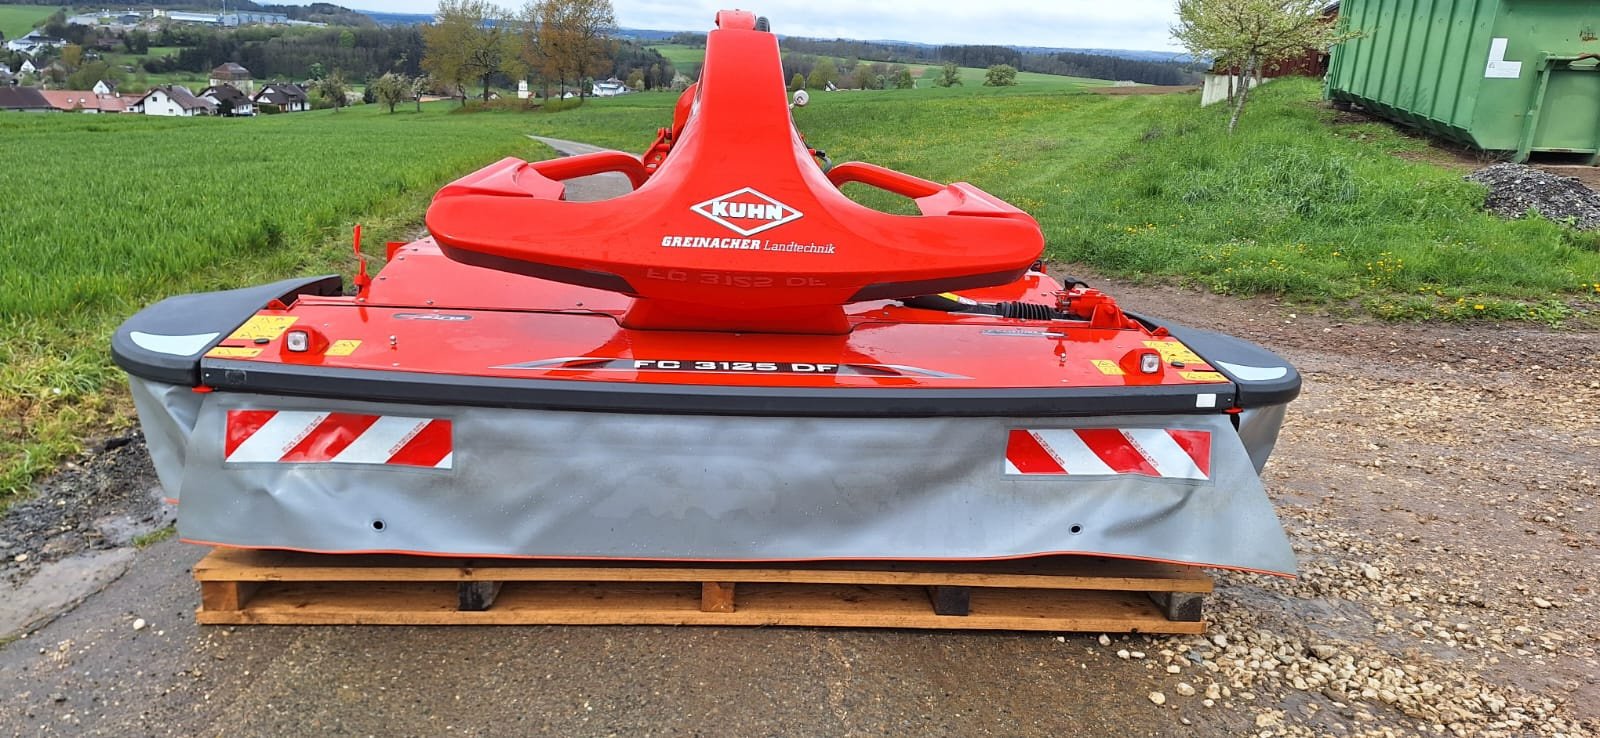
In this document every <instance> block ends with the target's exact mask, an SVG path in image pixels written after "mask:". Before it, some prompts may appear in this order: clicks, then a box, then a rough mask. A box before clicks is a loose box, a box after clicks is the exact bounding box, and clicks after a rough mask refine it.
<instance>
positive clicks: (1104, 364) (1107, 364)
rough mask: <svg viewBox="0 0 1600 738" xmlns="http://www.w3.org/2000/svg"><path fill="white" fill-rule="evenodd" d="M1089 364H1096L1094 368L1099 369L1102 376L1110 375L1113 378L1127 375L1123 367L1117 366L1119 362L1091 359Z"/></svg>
mask: <svg viewBox="0 0 1600 738" xmlns="http://www.w3.org/2000/svg"><path fill="white" fill-rule="evenodd" d="M1089 363H1091V364H1094V368H1096V369H1099V370H1100V373H1101V374H1110V375H1111V376H1116V375H1118V374H1127V372H1125V371H1122V367H1120V366H1117V362H1115V361H1112V360H1110V359H1090V360H1089Z"/></svg>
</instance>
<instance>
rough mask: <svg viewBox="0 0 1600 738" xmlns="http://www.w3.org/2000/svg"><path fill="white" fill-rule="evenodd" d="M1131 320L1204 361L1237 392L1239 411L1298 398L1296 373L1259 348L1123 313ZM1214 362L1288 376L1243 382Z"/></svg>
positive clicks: (1236, 338) (1237, 340) (1169, 323)
mask: <svg viewBox="0 0 1600 738" xmlns="http://www.w3.org/2000/svg"><path fill="white" fill-rule="evenodd" d="M1123 314H1124V315H1127V316H1128V317H1130V318H1133V319H1134V320H1137V321H1139V322H1141V323H1144V324H1145V325H1146V326H1149V327H1150V328H1152V329H1153V328H1157V327H1161V328H1166V329H1167V332H1168V333H1171V334H1172V336H1173V337H1174V338H1176V339H1178V340H1179V341H1182V342H1183V344H1184V345H1185V346H1188V347H1189V348H1190V349H1192V350H1193V351H1194V352H1195V353H1196V354H1199V355H1200V358H1202V359H1205V360H1206V362H1207V363H1209V364H1211V366H1212V367H1213V368H1215V369H1216V370H1217V371H1219V372H1222V375H1223V376H1225V377H1227V378H1228V379H1230V380H1232V381H1233V383H1234V385H1235V386H1236V387H1238V388H1239V396H1238V405H1239V407H1243V408H1251V407H1265V406H1268V405H1283V404H1287V403H1288V402H1290V401H1291V400H1293V399H1294V398H1296V397H1299V396H1300V385H1301V380H1300V372H1299V371H1296V370H1295V368H1294V365H1293V364H1290V363H1289V362H1288V361H1286V360H1285V359H1284V358H1283V357H1282V356H1279V355H1277V354H1275V353H1273V352H1271V351H1269V350H1267V349H1264V348H1262V347H1261V346H1259V345H1256V344H1254V343H1251V342H1249V341H1246V340H1244V339H1243V338H1238V337H1235V336H1230V335H1228V334H1226V333H1218V332H1216V331H1208V330H1202V329H1200V328H1190V327H1189V326H1186V325H1183V324H1181V323H1174V322H1172V321H1169V320H1165V319H1162V318H1155V317H1150V316H1146V315H1139V314H1136V313H1131V312H1128V311H1126V310H1124V311H1123ZM1218 361H1226V362H1228V363H1230V364H1242V365H1245V366H1281V367H1284V368H1286V369H1288V370H1289V371H1288V373H1287V374H1285V375H1284V376H1282V377H1279V378H1277V379H1268V380H1246V379H1240V378H1239V377H1237V376H1234V374H1233V372H1230V371H1228V370H1227V369H1225V368H1223V367H1220V366H1217V363H1216V362H1218Z"/></svg>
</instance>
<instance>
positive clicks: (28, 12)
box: [0, 5, 62, 39]
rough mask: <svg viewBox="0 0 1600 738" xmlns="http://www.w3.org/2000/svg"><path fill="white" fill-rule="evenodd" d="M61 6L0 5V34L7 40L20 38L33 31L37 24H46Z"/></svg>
mask: <svg viewBox="0 0 1600 738" xmlns="http://www.w3.org/2000/svg"><path fill="white" fill-rule="evenodd" d="M61 8H62V6H60V5H0V33H4V34H5V35H6V38H8V39H10V38H19V37H21V36H25V35H27V33H28V32H29V31H31V30H33V26H34V24H36V23H42V22H44V19H46V18H49V17H50V14H51V13H54V12H56V11H57V10H60V9H61Z"/></svg>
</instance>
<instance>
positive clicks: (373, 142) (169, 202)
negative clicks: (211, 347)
mask: <svg viewBox="0 0 1600 738" xmlns="http://www.w3.org/2000/svg"><path fill="white" fill-rule="evenodd" d="M450 109H451V106H450V104H448V103H441V104H430V105H428V106H425V112H423V113H415V112H399V113H396V114H394V115H388V114H384V113H380V110H379V107H378V106H362V107H357V108H350V109H346V110H343V111H340V112H338V113H334V112H331V111H326V112H323V111H318V112H311V113H297V114H291V115H278V116H261V117H257V118H254V119H219V118H202V119H162V118H147V117H143V116H131V115H130V116H87V115H26V114H17V113H0V140H3V141H5V142H6V146H4V147H3V148H0V191H3V192H6V193H7V200H8V202H7V206H6V217H4V218H0V284H3V285H4V286H5V287H4V289H3V290H0V499H3V498H4V497H5V496H6V495H7V494H8V493H12V492H15V491H17V490H19V489H21V488H22V486H23V485H25V483H26V481H27V480H28V479H29V478H31V477H32V476H33V475H34V474H36V473H37V472H39V471H42V470H44V469H48V468H51V467H53V465H54V464H55V463H56V462H57V461H58V460H59V459H60V458H61V456H62V455H63V454H65V453H68V452H70V451H71V450H72V449H74V448H75V447H76V445H77V444H78V442H79V439H80V438H82V436H83V435H84V434H85V433H86V432H89V431H91V430H94V429H97V428H104V427H107V426H109V425H115V424H124V423H126V422H127V421H128V415H127V412H126V407H125V406H124V401H123V399H122V397H121V391H120V387H121V384H122V378H121V376H120V374H119V372H118V371H117V370H115V368H114V367H113V366H112V365H111V363H110V362H109V360H108V356H107V343H106V342H107V339H108V336H109V335H110V331H111V329H112V328H114V327H115V326H116V324H117V323H118V322H119V321H120V320H121V319H123V318H124V317H126V316H127V315H129V314H131V313H133V312H134V311H136V310H137V309H138V308H140V307H142V306H144V305H146V304H149V303H151V302H154V301H156V300H159V299H161V298H163V297H166V296H168V295H172V294H176V293H182V292H192V291H196V290H213V289H224V288H231V287H238V286H242V285H247V284H254V283H260V282H265V281H271V280H274V279H279V278H281V277H283V276H286V275H291V274H311V273H331V272H340V273H346V274H348V273H349V272H350V271H351V267H352V263H353V262H352V257H351V256H350V251H349V233H350V227H351V225H353V224H354V223H355V222H357V221H359V222H361V223H363V224H364V229H365V231H366V238H367V243H369V244H371V245H372V247H373V248H372V249H370V250H371V251H374V252H378V253H381V245H382V243H383V241H384V240H385V239H400V238H405V237H408V236H410V235H411V234H413V233H414V232H415V230H416V228H417V224H418V223H419V221H420V219H421V214H422V212H423V210H424V208H425V207H426V204H427V201H428V198H429V197H431V196H432V194H433V192H434V190H436V189H437V188H438V187H439V186H440V185H442V184H444V183H445V182H447V181H449V180H451V179H454V178H455V177H457V176H460V175H461V174H464V173H466V172H468V171H470V170H472V169H474V168H476V167H478V166H482V165H483V164H486V163H488V162H491V161H493V160H495V159H496V158H499V157H502V156H507V155H523V156H534V157H538V156H541V155H542V153H541V152H544V151H546V150H545V149H544V148H543V147H541V146H539V145H538V144H535V143H533V142H532V141H530V140H528V139H527V138H526V136H525V135H524V134H526V133H527V132H528V131H527V123H526V116H518V115H513V114H477V115H462V114H456V113H450V112H449V110H450ZM404 110H405V109H404V108H402V111H404Z"/></svg>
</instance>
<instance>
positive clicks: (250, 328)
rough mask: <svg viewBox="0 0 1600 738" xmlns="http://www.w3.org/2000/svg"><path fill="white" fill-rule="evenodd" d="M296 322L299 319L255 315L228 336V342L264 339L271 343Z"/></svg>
mask: <svg viewBox="0 0 1600 738" xmlns="http://www.w3.org/2000/svg"><path fill="white" fill-rule="evenodd" d="M296 320H299V318H298V317H295V316H293V315H257V316H255V317H253V318H251V319H249V320H247V321H245V322H244V325H241V326H239V330H236V331H234V332H233V335H231V336H228V340H230V341H254V340H256V339H258V338H265V339H267V340H268V341H271V340H273V339H275V338H277V337H278V336H281V335H283V332H284V331H286V330H289V326H291V325H294V322H295V321H296Z"/></svg>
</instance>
